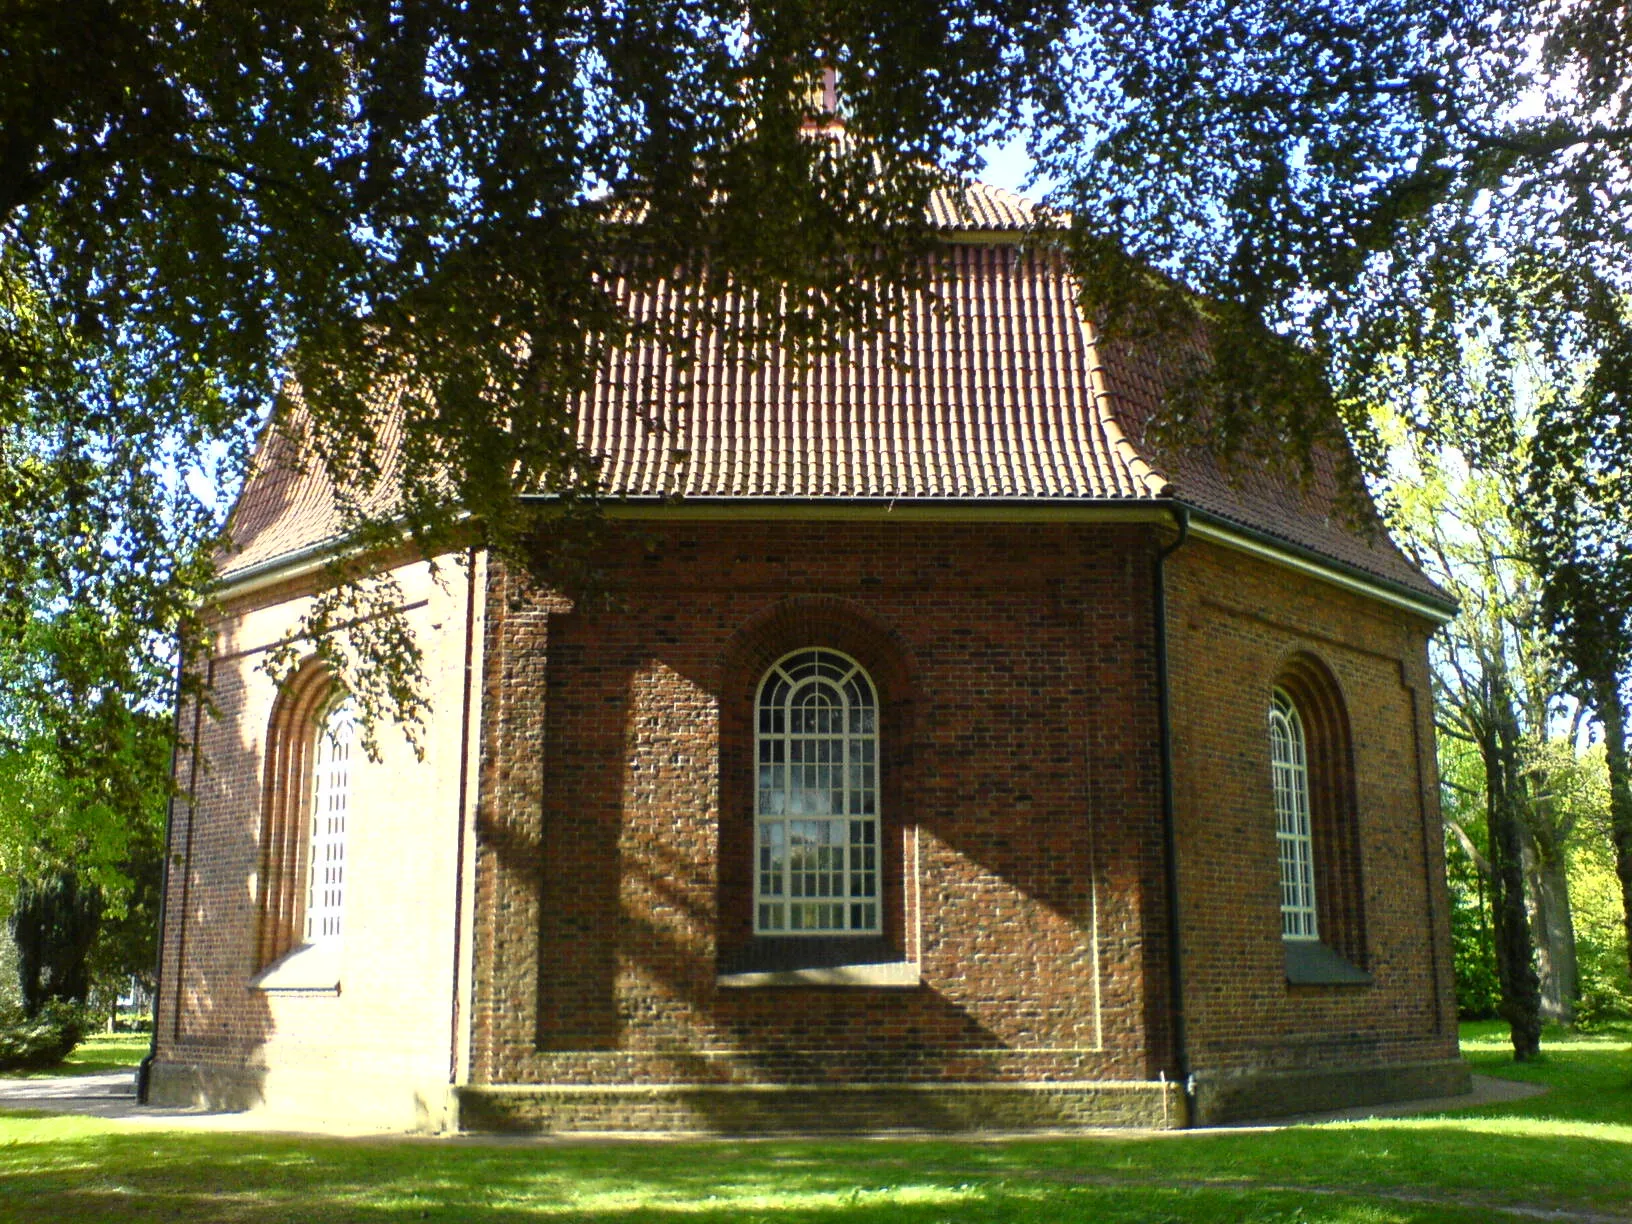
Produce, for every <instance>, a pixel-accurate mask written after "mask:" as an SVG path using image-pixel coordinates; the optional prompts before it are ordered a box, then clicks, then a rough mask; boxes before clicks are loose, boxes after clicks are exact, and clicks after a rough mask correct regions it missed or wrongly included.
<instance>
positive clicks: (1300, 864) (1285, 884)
mask: <svg viewBox="0 0 1632 1224" xmlns="http://www.w3.org/2000/svg"><path fill="white" fill-rule="evenodd" d="M1269 744H1270V761H1271V764H1272V767H1273V771H1274V779H1275V836H1276V840H1277V841H1278V843H1279V847H1280V861H1281V936H1282V937H1283V938H1285V939H1319V938H1320V929H1319V923H1318V921H1317V918H1316V910H1315V853H1314V839H1313V837H1312V836H1311V831H1310V820H1309V752H1308V742H1307V740H1306V739H1305V737H1304V734H1303V719H1301V718H1300V717H1299V716H1298V707H1297V706H1295V705H1294V704H1293V703H1292V698H1290V697H1289V696H1287V695H1286V692H1285V691H1284V690H1282V689H1276V690H1275V696H1274V700H1273V701H1271V703H1270V707H1269Z"/></svg>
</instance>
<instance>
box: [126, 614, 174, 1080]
mask: <svg viewBox="0 0 1632 1224" xmlns="http://www.w3.org/2000/svg"><path fill="white" fill-rule="evenodd" d="M186 667H187V652H186V651H185V650H184V649H182V644H181V635H180V634H179V633H178V634H177V635H176V700H175V717H174V720H173V723H172V726H171V730H170V784H171V787H172V791H171V794H170V799H169V802H167V803H166V804H165V805H164V857H163V859H162V860H161V861H160V863H159V930H158V935H157V937H156V938H155V940H154V942H153V1032H152V1036H151V1037H149V1039H148V1046H147V1055H146V1057H144V1058H143V1059H142V1061H141V1062H140V1063H139V1064H137V1067H136V1101H137V1103H138V1104H140V1105H146V1104H147V1097H148V1088H149V1087H150V1086H151V1084H152V1080H153V1063H154V1061H155V1060H156V1059H157V1058H158V1056H159V994H160V993H161V988H162V987H163V985H164V911H165V908H166V907H167V906H168V904H169V901H170V836H171V834H172V833H173V832H174V831H175V827H176V795H175V792H174V789H173V788H174V786H175V782H176V766H177V765H179V764H180V763H181V685H182V677H183V674H184V672H185V669H186Z"/></svg>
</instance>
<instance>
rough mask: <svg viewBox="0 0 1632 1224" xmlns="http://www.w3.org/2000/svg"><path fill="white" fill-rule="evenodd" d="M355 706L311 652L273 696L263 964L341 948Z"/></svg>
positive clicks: (259, 958) (265, 796) (265, 799)
mask: <svg viewBox="0 0 1632 1224" xmlns="http://www.w3.org/2000/svg"><path fill="white" fill-rule="evenodd" d="M355 738H356V729H355V710H354V708H353V706H352V704H351V702H350V701H349V700H347V698H346V695H345V693H344V692H343V691H342V690H341V689H339V687H338V686H337V685H336V684H335V683H334V680H333V678H332V676H331V675H330V674H329V671H328V669H327V668H326V667H324V666H323V664H322V663H321V662H320V661H319V660H317V659H315V658H313V659H308V660H307V661H306V663H305V664H304V665H302V666H301V667H300V668H299V669H297V671H296V672H295V674H294V675H293V676H291V677H290V679H289V680H288V682H287V683H286V684H285V685H284V686H283V690H282V691H281V692H280V693H279V694H278V699H277V702H276V703H275V705H274V706H273V710H272V720H271V725H270V726H269V727H268V728H267V756H266V775H265V784H264V787H263V789H262V792H261V793H262V804H263V806H262V823H261V881H260V903H261V923H260V939H259V946H258V947H257V950H256V958H255V963H256V965H257V967H258V968H259V969H261V970H265V969H266V968H267V967H268V966H270V965H273V964H275V963H277V962H279V961H281V960H282V959H283V958H285V957H286V956H288V955H289V954H290V953H291V952H293V951H295V950H297V949H298V948H302V947H306V946H309V945H319V944H320V945H323V946H326V947H329V948H331V949H332V948H335V947H338V940H339V936H340V929H341V919H342V910H343V909H344V904H345V888H346V875H347V864H346V825H347V822H348V817H349V811H350V808H351V805H352V800H353V798H354V793H353V785H352V783H353V771H354V769H355V766H356V763H357V762H356V759H355V750H354V747H353V743H354V740H355Z"/></svg>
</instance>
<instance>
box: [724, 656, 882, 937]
mask: <svg viewBox="0 0 1632 1224" xmlns="http://www.w3.org/2000/svg"><path fill="white" fill-rule="evenodd" d="M757 705H758V711H757V714H758V718H757V722H756V724H755V734H754V749H755V757H756V759H757V767H758V770H759V776H758V780H757V781H758V785H757V786H756V787H755V791H754V900H755V904H754V930H755V931H756V932H759V933H762V934H779V935H822V934H851V933H864V934H866V933H876V932H877V931H878V930H879V898H878V869H879V828H878V701H877V699H876V697H875V696H874V694H873V685H872V681H870V680H869V679H868V678H867V673H866V672H864V671H863V670H862V669H861V667H860V665H859V664H857V663H856V662H855V660H853V659H849V658H846V657H845V656H844V655H841V654H839V653H838V652H836V651H832V650H801V651H796V652H795V653H793V654H790V655H788V656H786V657H785V658H783V659H782V660H781V661H779V662H778V663H776V664H775V666H773V667H772V668H771V669H770V670H769V671H768V672H766V673H765V678H764V679H763V680H761V681H760V685H759V701H758V703H757Z"/></svg>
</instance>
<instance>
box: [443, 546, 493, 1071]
mask: <svg viewBox="0 0 1632 1224" xmlns="http://www.w3.org/2000/svg"><path fill="white" fill-rule="evenodd" d="M465 569H466V582H467V584H468V585H467V586H466V589H465V670H464V692H463V697H462V701H461V703H460V721H459V826H458V829H459V831H458V834H457V837H456V839H455V843H454V866H453V981H452V983H451V987H450V999H451V1002H450V1006H449V1009H448V1083H449V1084H450V1085H451V1086H453V1087H458V1085H459V1078H460V1076H459V1070H460V1068H459V1025H460V1023H461V1021H462V1020H463V1017H462V1016H461V1015H460V1007H459V1003H460V995H459V975H460V970H461V964H460V952H461V950H462V949H463V946H464V929H463V923H464V913H465V823H466V821H467V820H468V819H469V816H470V749H471V744H470V734H471V732H470V716H471V706H472V703H473V701H474V689H475V683H476V675H475V653H476V595H477V581H476V549H475V548H474V547H472V548H470V549H469V550H468V551H467V552H466V554H465ZM484 594H485V592H484Z"/></svg>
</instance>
